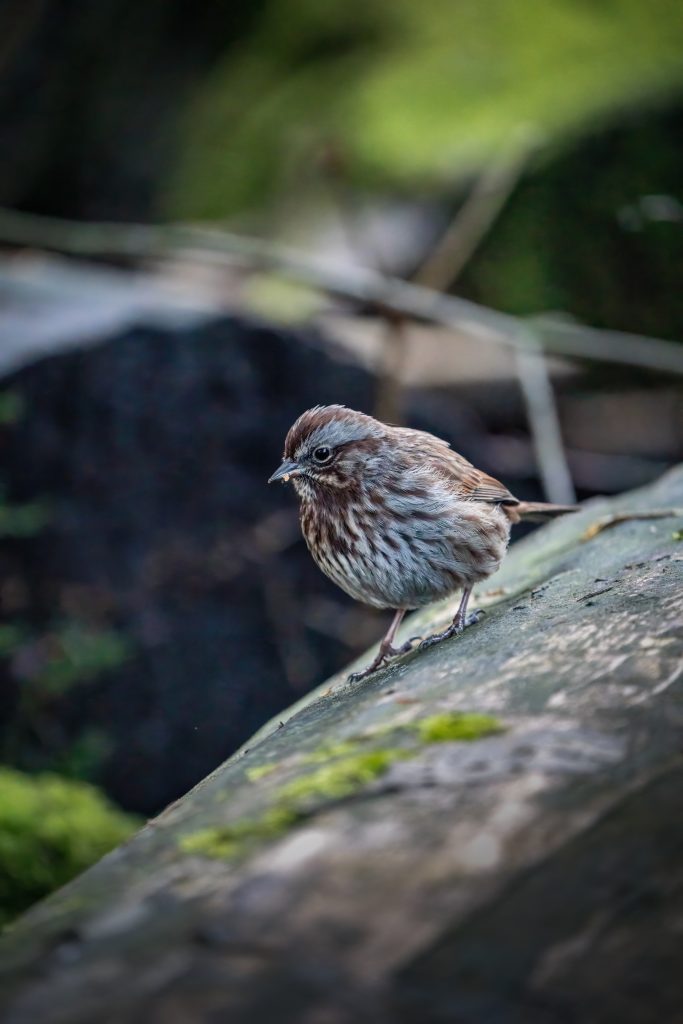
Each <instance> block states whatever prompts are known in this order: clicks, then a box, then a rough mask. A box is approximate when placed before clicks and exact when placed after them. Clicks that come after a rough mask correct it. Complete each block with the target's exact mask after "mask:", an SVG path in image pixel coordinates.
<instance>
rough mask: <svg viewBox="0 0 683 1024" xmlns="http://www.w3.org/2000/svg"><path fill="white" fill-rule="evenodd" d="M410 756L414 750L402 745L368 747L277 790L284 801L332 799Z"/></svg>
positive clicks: (359, 786)
mask: <svg viewBox="0 0 683 1024" xmlns="http://www.w3.org/2000/svg"><path fill="white" fill-rule="evenodd" d="M408 757H414V751H411V750H406V749H405V748H402V747H396V748H393V749H384V750H370V751H367V752H366V753H362V754H355V755H353V756H350V757H343V758H341V759H339V760H337V761H334V762H333V763H332V764H326V765H323V766H322V767H321V768H319V769H318V770H317V771H315V772H311V773H310V774H309V775H303V776H302V777H301V778H299V779H294V781H293V782H290V783H288V784H287V785H286V786H283V788H282V789H281V790H280V794H279V795H280V797H281V798H282V799H283V800H285V801H287V800H291V801H295V802H298V801H308V800H311V799H314V798H320V799H325V800H336V799H339V798H340V797H345V796H350V795H351V794H352V793H355V792H356V790H358V789H362V787H363V786H366V785H367V784H368V783H370V782H372V781H374V779H376V778H378V777H379V776H380V775H383V774H384V772H386V771H387V769H388V768H389V767H390V766H391V765H392V764H393V763H394V761H399V760H402V759H405V758H408Z"/></svg>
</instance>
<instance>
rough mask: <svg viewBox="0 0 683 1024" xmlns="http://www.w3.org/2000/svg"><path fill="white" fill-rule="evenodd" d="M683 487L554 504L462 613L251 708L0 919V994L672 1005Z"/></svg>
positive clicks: (42, 1015) (60, 1000) (352, 1013)
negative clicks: (55, 885) (147, 804)
mask: <svg viewBox="0 0 683 1024" xmlns="http://www.w3.org/2000/svg"><path fill="white" fill-rule="evenodd" d="M681 507H683V470H681V469H679V470H676V471H672V472H671V473H669V474H667V476H665V477H664V478H663V479H662V480H661V481H659V482H658V483H657V484H655V485H653V486H651V487H649V488H646V489H644V490H641V491H639V492H634V493H632V494H630V495H625V496H623V497H622V498H620V499H618V500H616V501H612V502H597V503H593V504H591V505H590V506H588V507H586V508H585V509H583V510H582V511H581V512H580V513H578V514H577V515H574V516H569V517H566V518H565V519H563V520H559V521H556V522H554V523H552V524H550V525H549V526H547V527H545V528H543V529H542V530H539V531H538V532H537V533H535V534H534V535H533V536H531V537H529V538H526V539H525V540H524V541H522V542H521V543H519V544H518V545H517V546H515V547H514V548H513V550H512V552H511V553H510V555H509V557H508V559H507V560H506V562H505V564H504V566H503V568H502V570H501V571H500V573H499V575H498V576H497V577H496V578H495V579H494V580H492V581H489V585H488V587H486V588H483V589H482V592H481V593H480V594H479V598H478V599H479V604H480V606H482V607H485V608H486V611H487V614H486V616H485V617H484V618H483V619H482V621H481V622H480V623H479V624H477V625H476V626H474V627H471V628H470V629H469V630H467V631H466V632H465V633H464V634H463V635H462V636H460V637H458V638H455V639H453V640H452V641H448V642H444V643H443V644H441V645H439V646H437V647H435V648H432V649H430V650H428V651H426V652H423V653H414V654H411V655H408V656H406V657H404V658H403V659H401V660H400V661H399V662H397V663H396V664H395V665H393V666H391V667H390V668H388V669H387V670H385V671H382V672H380V673H377V675H375V676H374V677H371V678H370V679H368V680H366V681H364V682H361V683H359V684H355V685H346V684H345V683H344V682H343V680H342V679H341V678H340V679H333V680H332V681H331V683H329V682H328V683H326V684H325V686H323V687H321V688H320V689H319V690H318V691H317V692H315V693H313V694H310V695H309V696H308V697H306V699H305V700H303V701H301V702H300V704H298V705H297V706H295V707H293V708H292V709H290V710H289V711H288V712H287V713H286V714H284V715H283V716H282V717H281V719H280V720H278V721H275V722H271V723H270V724H269V725H268V726H266V727H265V728H264V729H263V730H262V731H261V732H260V733H259V734H257V736H255V737H254V738H253V740H252V741H251V742H250V743H248V744H247V746H246V748H244V749H242V750H241V751H239V752H238V753H237V754H236V755H235V756H234V757H232V758H231V759H230V760H229V761H228V762H226V763H225V764H224V765H222V766H221V767H220V768H219V769H217V771H215V772H214V773H213V775H211V776H210V777H209V778H207V779H206V780H205V781H204V782H203V783H201V784H200V785H199V786H198V787H196V788H195V789H194V790H193V791H192V792H191V793H189V794H188V795H187V796H186V797H185V798H184V799H182V800H180V801H178V802H177V803H176V804H174V805H173V806H171V807H169V808H168V809H167V810H166V811H165V812H164V813H163V814H162V815H161V816H160V817H158V818H157V819H156V820H154V821H152V822H150V823H149V824H148V825H147V827H146V828H144V829H143V830H142V832H140V833H139V835H137V836H136V837H135V838H134V839H132V840H131V841H130V842H129V843H128V844H126V845H124V846H123V847H121V848H119V849H118V850H116V851H115V852H113V853H112V854H110V855H109V856H107V857H105V858H104V859H103V860H102V861H101V862H100V863H99V864H97V865H96V866H95V867H93V868H91V869H90V870H89V871H87V872H86V873H85V874H84V875H82V876H81V877H80V878H78V879H77V880H76V881H74V882H72V883H71V884H70V885H68V886H67V887H65V888H64V889H62V890H61V891H60V892H58V893H56V894H54V895H53V896H52V897H51V898H50V899H48V900H46V901H45V902H44V903H43V904H41V905H39V906H38V907H36V908H34V909H33V910H32V911H31V912H29V913H28V914H27V915H26V916H25V917H24V918H22V919H21V920H20V921H19V922H17V923H16V924H15V926H14V927H13V928H12V929H11V930H10V931H9V933H8V934H7V935H6V937H5V938H4V942H3V945H2V982H3V989H2V993H3V994H2V1008H3V1013H0V1016H1V1017H2V1020H3V1021H4V1022H6V1024H86V1022H91V1021H98V1022H99V1021H102V1022H108V1024H109V1022H110V1024H115V1022H116V1024H123V1022H125V1024H131V1022H143V1021H144V1022H145V1024H157V1022H158V1024H169V1022H172V1024H176V1022H178V1024H182V1022H185V1021H192V1022H207V1024H208V1022H217V1021H230V1022H231V1024H237V1022H245V1024H246V1022H247V1021H248V1022H250V1024H260V1022H271V1021H277V1022H278V1024H290V1022H291V1024H299V1022H304V1024H315V1022H320V1024H323V1022H324V1024H347V1022H348V1024H351V1022H354V1024H356V1022H368V1024H389V1022H394V1021H398V1022H406V1024H430V1022H458V1024H470V1022H471V1024H482V1022H489V1021H490V1022H499V1021H500V1022H508V1021H510V1022H520V1024H522V1022H523V1024H551V1022H556V1021H561V1022H574V1021H577V1022H579V1021H580V1022H581V1024H586V1022H588V1024H590V1022H593V1021H595V1022H598V1021H599V1022H611V1021H615V1022H616V1021H618V1022H620V1024H624V1022H626V1024H629V1022H633V1024H641V1022H649V1021H652V1022H657V1024H662V1022H668V1021H671V1022H673V1021H674V1020H675V1019H680V1017H679V1013H680V1008H681V1005H682V999H683V992H682V989H681V971H680V958H679V954H680V930H679V929H680V920H681V913H682V911H683V907H682V903H681V886H680V881H681V875H680V872H681V865H682V864H683V824H682V820H681V813H680V810H681V793H683V766H682V764H681V752H682V750H683V742H682V736H681V704H680V693H681V682H682V680H683V657H682V655H683V638H682V635H681V633H682V631H681V625H682V622H683V614H682V610H683V595H682V592H681V568H682V566H683V543H682V541H681V538H682V537H683V531H682V527H683V514H682V513H681ZM677 509H678V511H676V510H677ZM664 510H665V511H667V513H670V514H667V515H666V516H658V515H656V514H653V512H654V513H656V512H659V511H664ZM612 513H618V515H616V516H615V518H614V521H613V522H612V524H611V526H609V528H606V529H599V530H597V529H595V526H596V524H599V525H603V524H604V520H603V517H604V516H605V515H608V514H612ZM623 513H640V514H641V515H639V517H637V518H628V517H627V516H625V515H623ZM643 513H645V514H644V515H643ZM648 513H650V514H648ZM451 611H452V608H451V607H446V606H444V605H442V606H435V607H434V608H431V609H428V610H427V611H425V612H423V613H421V614H420V615H419V616H415V617H413V619H412V621H409V622H408V624H407V626H406V631H405V636H409V635H411V634H414V633H416V632H424V631H426V630H431V629H433V628H435V627H438V626H441V624H442V623H443V622H445V621H446V619H447V617H448V615H450V614H451ZM182 756H183V755H182V750H179V751H178V757H182Z"/></svg>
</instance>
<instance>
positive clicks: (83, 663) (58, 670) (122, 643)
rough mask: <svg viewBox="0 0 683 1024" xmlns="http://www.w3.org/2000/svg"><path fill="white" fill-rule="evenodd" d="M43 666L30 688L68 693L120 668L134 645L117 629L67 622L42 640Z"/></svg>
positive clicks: (31, 682) (55, 692)
mask: <svg viewBox="0 0 683 1024" xmlns="http://www.w3.org/2000/svg"><path fill="white" fill-rule="evenodd" d="M41 646H42V648H43V652H44V653H42V655H40V656H39V665H40V667H39V668H38V670H37V672H36V674H35V675H33V676H31V678H30V684H31V686H32V687H33V688H34V689H38V690H42V691H43V692H46V693H53V694H58V693H64V692H65V691H66V690H69V689H70V688H71V687H72V686H75V685H76V684H78V683H83V682H89V681H90V680H92V679H95V678H96V677H97V676H98V675H100V674H101V673H102V672H106V671H108V670H111V669H114V668H117V667H118V666H119V665H120V664H121V663H122V662H123V661H125V659H126V658H127V657H128V655H129V653H130V649H131V648H130V643H129V641H128V640H127V639H126V638H125V637H124V636H122V634H120V633H118V632H116V631H115V630H113V629H92V628H89V627H87V626H84V625H82V624H81V623H78V622H67V623H65V624H64V625H62V626H59V627H57V628H56V629H54V630H53V631H52V632H51V633H50V634H49V635H47V636H46V637H43V638H42V640H41Z"/></svg>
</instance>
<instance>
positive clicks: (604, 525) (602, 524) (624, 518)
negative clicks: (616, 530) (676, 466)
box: [580, 508, 683, 541]
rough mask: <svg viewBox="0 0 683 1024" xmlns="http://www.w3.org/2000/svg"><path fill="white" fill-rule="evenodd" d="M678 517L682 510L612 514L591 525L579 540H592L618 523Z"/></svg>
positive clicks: (660, 509)
mask: <svg viewBox="0 0 683 1024" xmlns="http://www.w3.org/2000/svg"><path fill="white" fill-rule="evenodd" d="M679 516H683V508H655V509H651V510H650V511H647V512H614V513H613V514H611V515H607V516H603V517H602V519H597V520H596V521H595V522H594V523H591V525H590V526H589V527H588V528H587V529H586V530H584V532H583V533H582V534H581V538H580V539H581V540H583V541H586V540H592V539H593V537H597V535H598V534H599V533H602V531H603V530H609V529H610V528H611V527H612V526H618V524H619V523H631V522H638V521H640V520H643V519H644V520H647V519H677V518H678V517H679Z"/></svg>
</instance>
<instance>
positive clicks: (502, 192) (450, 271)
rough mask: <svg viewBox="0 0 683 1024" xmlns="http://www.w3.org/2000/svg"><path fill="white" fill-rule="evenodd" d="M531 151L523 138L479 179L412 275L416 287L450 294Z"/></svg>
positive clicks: (493, 220) (490, 225) (505, 201)
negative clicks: (450, 288)
mask: <svg viewBox="0 0 683 1024" xmlns="http://www.w3.org/2000/svg"><path fill="white" fill-rule="evenodd" d="M531 149H532V144H531V140H530V139H528V138H524V139H521V140H520V143H519V144H518V145H517V146H516V147H515V148H514V150H513V151H512V152H511V153H508V154H506V156H505V157H504V158H501V159H500V160H497V161H494V162H493V163H492V164H491V165H490V166H489V167H488V168H487V169H486V170H485V171H484V172H483V174H482V175H481V176H480V177H479V178H478V179H477V182H476V184H475V186H474V188H473V189H472V191H471V192H470V194H469V195H468V197H467V199H466V200H465V202H464V203H463V205H462V206H461V207H460V209H459V210H458V213H457V215H456V216H455V217H454V218H453V220H452V221H451V223H450V224H449V226H448V227H447V228H446V231H445V232H444V234H443V235H442V236H441V238H440V239H439V241H438V243H437V244H436V246H435V247H434V249H433V250H432V252H431V253H430V255H429V256H428V258H427V259H426V260H425V262H424V263H423V264H422V266H421V267H420V269H419V270H418V272H417V273H416V274H414V275H413V282H414V283H415V284H419V285H423V286H424V287H425V288H434V289H436V290H437V291H447V290H448V288H449V287H450V286H451V285H452V284H453V282H454V281H455V280H456V278H457V277H459V276H460V274H461V273H462V271H463V270H464V268H465V266H466V265H467V263H469V261H470V259H471V258H472V256H473V255H474V253H475V251H476V250H477V249H478V248H479V246H480V244H481V242H482V241H483V239H484V238H485V237H486V235H487V234H488V232H489V230H490V229H491V227H492V225H493V224H494V222H495V220H496V218H497V217H498V215H499V214H500V212H501V210H502V209H503V207H504V206H505V204H506V203H507V201H508V199H509V198H510V196H511V195H512V193H513V191H514V190H515V187H516V186H517V184H518V182H519V179H520V177H521V175H522V172H523V171H524V168H525V167H526V165H527V163H528V159H529V155H530V152H531Z"/></svg>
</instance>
